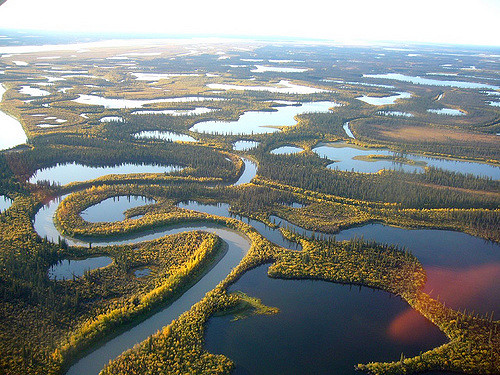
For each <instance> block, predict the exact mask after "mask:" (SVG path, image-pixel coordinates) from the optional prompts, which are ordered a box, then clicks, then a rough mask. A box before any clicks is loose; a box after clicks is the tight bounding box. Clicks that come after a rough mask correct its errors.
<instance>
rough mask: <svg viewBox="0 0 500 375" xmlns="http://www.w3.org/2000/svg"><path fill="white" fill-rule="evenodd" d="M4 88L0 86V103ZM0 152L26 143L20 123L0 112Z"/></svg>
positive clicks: (26, 139)
mask: <svg viewBox="0 0 500 375" xmlns="http://www.w3.org/2000/svg"><path fill="white" fill-rule="evenodd" d="M5 91H6V90H5V87H4V86H3V84H2V85H0V102H1V101H2V99H3V94H4V93H5ZM0 132H1V134H2V136H1V137H0V150H7V149H9V148H12V147H15V146H18V145H21V144H23V143H26V142H27V141H28V138H27V137H26V133H25V132H24V129H23V126H22V125H21V123H20V122H19V121H18V120H17V119H15V118H14V117H12V116H10V115H8V114H7V113H5V112H3V111H1V110H0Z"/></svg>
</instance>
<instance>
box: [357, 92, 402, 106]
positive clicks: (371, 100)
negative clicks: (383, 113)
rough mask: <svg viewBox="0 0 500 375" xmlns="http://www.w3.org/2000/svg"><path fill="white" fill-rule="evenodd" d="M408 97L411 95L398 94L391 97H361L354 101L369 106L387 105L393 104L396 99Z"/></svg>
mask: <svg viewBox="0 0 500 375" xmlns="http://www.w3.org/2000/svg"><path fill="white" fill-rule="evenodd" d="M410 97H411V94H410V93H408V92H398V93H397V95H392V96H383V97H377V96H367V95H363V96H359V97H357V98H356V99H358V100H361V101H363V102H365V103H368V104H371V105H388V104H394V103H395V102H396V100H398V99H408V98H410Z"/></svg>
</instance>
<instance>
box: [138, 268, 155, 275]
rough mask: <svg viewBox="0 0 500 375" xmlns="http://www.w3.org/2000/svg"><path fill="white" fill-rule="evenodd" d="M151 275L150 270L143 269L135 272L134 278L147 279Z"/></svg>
mask: <svg viewBox="0 0 500 375" xmlns="http://www.w3.org/2000/svg"><path fill="white" fill-rule="evenodd" d="M149 275H151V269H150V268H141V269H138V270H135V271H134V276H135V277H145V276H149Z"/></svg>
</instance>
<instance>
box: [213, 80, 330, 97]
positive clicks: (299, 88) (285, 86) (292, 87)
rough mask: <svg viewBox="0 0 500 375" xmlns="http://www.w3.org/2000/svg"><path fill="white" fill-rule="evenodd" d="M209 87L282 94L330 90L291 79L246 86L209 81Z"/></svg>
mask: <svg viewBox="0 0 500 375" xmlns="http://www.w3.org/2000/svg"><path fill="white" fill-rule="evenodd" d="M207 87H209V88H211V89H214V90H248V91H269V92H274V93H281V94H305V95H307V94H315V93H320V92H327V91H328V90H324V89H319V88H316V87H310V86H303V85H297V84H294V83H291V82H290V81H285V80H281V81H279V82H278V84H277V86H257V85H255V86H244V85H231V84H226V83H209V84H208V85H207Z"/></svg>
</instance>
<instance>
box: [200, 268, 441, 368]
mask: <svg viewBox="0 0 500 375" xmlns="http://www.w3.org/2000/svg"><path fill="white" fill-rule="evenodd" d="M267 268H268V266H261V267H258V268H257V269H254V270H252V271H249V272H248V273H246V274H245V275H243V277H242V278H241V279H240V280H238V281H237V282H236V284H234V285H233V286H231V288H230V290H231V291H236V290H240V291H243V292H245V293H247V294H248V295H250V296H252V297H258V298H261V299H262V302H263V303H264V304H266V305H268V306H273V307H278V308H279V309H280V312H279V313H278V314H276V315H272V316H252V317H249V318H247V319H242V320H238V321H231V319H232V317H230V316H229V317H222V318H212V319H210V321H209V324H208V327H207V331H206V336H205V337H206V345H205V346H206V348H207V349H208V351H209V352H211V353H216V354H224V355H226V356H228V357H229V358H230V359H232V360H233V361H234V362H235V363H236V371H235V374H327V373H332V374H339V375H340V374H342V375H344V374H355V371H354V366H355V365H356V364H358V363H367V362H370V361H391V360H398V359H399V358H400V355H401V352H403V353H405V355H406V356H413V355H418V354H419V352H420V351H425V350H427V349H431V348H433V347H435V346H438V345H440V344H442V343H444V342H446V338H445V336H444V335H443V334H442V333H441V332H440V331H439V330H438V329H437V327H435V326H433V325H432V324H431V323H429V322H428V321H427V320H426V319H425V318H423V317H422V316H420V315H419V314H418V313H416V312H413V314H412V315H411V317H410V319H411V322H412V324H413V327H408V326H407V325H402V324H401V322H400V321H399V319H400V317H401V316H403V315H404V314H407V312H406V311H407V309H408V305H407V304H406V303H405V302H404V301H402V300H401V299H399V298H397V297H394V296H391V295H390V294H389V293H386V292H383V291H377V290H371V289H368V288H358V287H350V286H346V285H339V284H334V283H328V282H322V281H310V280H293V281H292V280H278V279H271V278H269V277H268V276H267ZM410 311H413V310H410ZM410 328H412V329H413V330H410ZM415 329H418V331H414V330H415ZM415 332H418V333H417V334H416V333H415Z"/></svg>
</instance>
